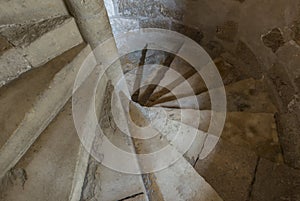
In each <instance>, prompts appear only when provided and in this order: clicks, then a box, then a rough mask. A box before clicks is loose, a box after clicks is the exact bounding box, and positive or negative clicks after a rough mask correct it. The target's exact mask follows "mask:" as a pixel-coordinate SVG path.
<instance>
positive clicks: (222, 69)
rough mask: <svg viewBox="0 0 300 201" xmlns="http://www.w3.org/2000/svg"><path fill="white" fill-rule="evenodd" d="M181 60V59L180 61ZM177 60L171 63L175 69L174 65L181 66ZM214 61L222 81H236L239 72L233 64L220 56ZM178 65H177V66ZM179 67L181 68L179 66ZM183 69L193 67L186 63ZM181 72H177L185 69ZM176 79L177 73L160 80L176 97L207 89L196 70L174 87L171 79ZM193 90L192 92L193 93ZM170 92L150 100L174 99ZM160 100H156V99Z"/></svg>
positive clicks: (229, 82)
mask: <svg viewBox="0 0 300 201" xmlns="http://www.w3.org/2000/svg"><path fill="white" fill-rule="evenodd" d="M181 62H183V61H181ZM178 63H179V62H177V63H176V62H174V63H172V65H173V66H174V67H173V68H174V69H175V68H176V67H177V68H178V67H182V66H183V65H182V64H180V63H179V64H178ZM214 63H215V65H216V67H217V69H218V70H219V73H220V75H221V76H222V79H223V82H224V84H225V85H228V84H231V83H233V82H236V81H238V77H239V74H238V72H237V70H236V69H235V67H234V66H232V65H230V64H229V63H226V62H225V61H224V60H223V59H222V58H220V57H218V58H216V59H214ZM177 65H179V66H177ZM179 69H181V68H179ZM184 69H186V70H188V69H193V67H192V66H189V65H188V64H185V66H184ZM181 71H182V72H179V73H180V74H182V75H183V74H184V73H185V71H183V70H182V69H181ZM233 75H234V76H233ZM174 78H175V79H178V75H177V76H174V75H173V76H169V79H165V80H162V82H161V84H162V85H163V86H168V88H170V89H171V90H170V91H171V92H172V94H175V95H176V97H185V96H189V95H194V94H199V93H201V92H204V91H207V87H206V84H205V82H204V81H203V79H202V77H201V75H200V74H199V73H197V72H195V74H194V75H193V76H192V77H189V78H187V79H186V80H182V83H181V84H179V85H176V84H175V88H174V86H173V87H172V86H170V84H171V81H173V80H175V79H174ZM190 88H192V89H193V91H192V93H190V92H187V90H188V91H190ZM193 92H194V93H193ZM156 93H157V94H159V91H158V90H157V92H156ZM172 94H170V93H166V94H164V95H163V96H157V97H155V98H152V99H151V101H152V102H155V101H158V102H165V101H164V100H171V99H174V96H172ZM158 98H159V99H160V100H157V99H158Z"/></svg>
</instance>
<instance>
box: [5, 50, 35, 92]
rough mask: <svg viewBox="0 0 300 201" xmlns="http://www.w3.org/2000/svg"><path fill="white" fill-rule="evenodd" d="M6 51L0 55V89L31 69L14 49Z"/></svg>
mask: <svg viewBox="0 0 300 201" xmlns="http://www.w3.org/2000/svg"><path fill="white" fill-rule="evenodd" d="M6 50H7V51H5V52H2V54H1V55H0V72H1V73H0V87H1V86H3V85H5V84H6V83H8V82H10V81H11V80H13V79H15V78H17V77H18V76H19V75H21V74H22V73H24V72H26V71H28V70H29V69H31V68H32V66H31V65H30V63H29V62H28V61H27V60H26V59H25V58H24V57H23V55H22V54H21V53H20V52H19V51H18V50H17V49H16V48H10V49H6Z"/></svg>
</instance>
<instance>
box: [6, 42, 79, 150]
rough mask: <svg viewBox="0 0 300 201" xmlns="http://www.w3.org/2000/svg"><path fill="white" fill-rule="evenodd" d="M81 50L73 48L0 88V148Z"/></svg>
mask: <svg viewBox="0 0 300 201" xmlns="http://www.w3.org/2000/svg"><path fill="white" fill-rule="evenodd" d="M81 49H82V46H78V47H76V48H73V49H72V50H69V51H67V52H66V53H64V54H62V55H60V56H59V57H57V58H55V59H54V60H52V61H50V62H48V63H47V64H45V65H44V66H43V67H41V68H37V69H33V70H31V71H28V72H27V73H24V74H23V75H21V76H20V77H19V79H17V80H14V81H13V82H11V83H10V84H8V85H6V86H3V87H2V88H0V111H1V113H2V114H6V115H5V116H4V115H3V116H1V117H0V122H1V124H0V130H1V138H0V147H1V146H2V145H3V144H4V143H5V142H6V140H7V139H8V138H9V137H10V135H11V134H12V133H13V131H14V130H15V129H16V128H17V126H18V125H19V124H20V122H21V120H22V119H23V118H24V116H25V114H26V112H28V111H29V110H30V108H31V107H32V105H33V104H34V102H35V101H36V100H37V99H38V98H39V96H40V95H41V94H42V92H43V91H44V90H45V89H47V88H48V86H49V83H50V82H51V80H52V79H53V77H54V76H55V74H56V73H57V72H58V71H59V70H61V69H62V68H63V67H64V66H65V65H67V64H68V62H70V61H71V60H72V59H73V58H74V57H75V56H76V55H77V54H78V53H79V51H80V50H81ZM20 100H23V101H20Z"/></svg>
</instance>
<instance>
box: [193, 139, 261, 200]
mask: <svg viewBox="0 0 300 201" xmlns="http://www.w3.org/2000/svg"><path fill="white" fill-rule="evenodd" d="M257 161H258V157H257V156H256V154H255V153H254V152H252V151H250V150H247V149H244V148H243V147H240V146H236V145H233V144H231V143H228V142H225V141H224V140H220V141H219V143H218V144H217V146H216V148H215V149H214V150H213V151H212V152H211V153H210V154H209V155H208V157H207V158H205V159H203V160H198V161H197V163H196V165H195V170H196V171H197V172H198V173H199V174H200V175H201V176H202V177H203V178H204V179H205V180H206V181H207V182H208V183H209V184H210V185H211V186H212V187H213V188H214V189H215V190H216V192H217V193H218V194H219V195H220V197H222V198H223V200H226V201H237V200H243V201H244V200H249V194H250V189H251V184H252V182H253V179H254V175H255V169H256V165H257Z"/></svg>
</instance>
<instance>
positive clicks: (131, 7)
mask: <svg viewBox="0 0 300 201" xmlns="http://www.w3.org/2000/svg"><path fill="white" fill-rule="evenodd" d="M178 2H179V1H174V0H171V1H168V0H162V1H159V0H143V1H135V0H118V1H117V5H118V10H119V13H120V14H121V15H123V16H125V17H150V18H155V17H158V16H161V17H169V18H173V19H176V20H180V19H182V15H183V13H182V10H181V9H180V5H178Z"/></svg>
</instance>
